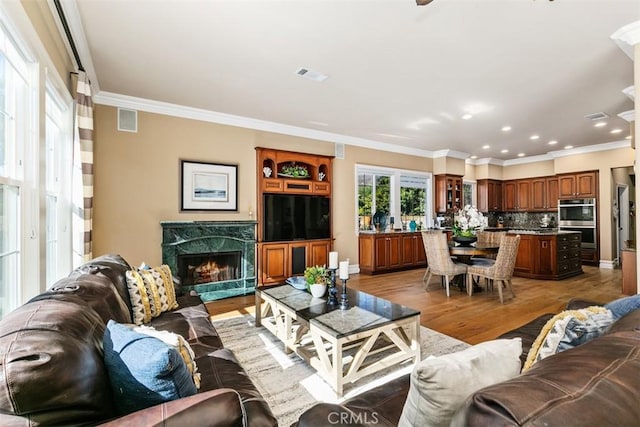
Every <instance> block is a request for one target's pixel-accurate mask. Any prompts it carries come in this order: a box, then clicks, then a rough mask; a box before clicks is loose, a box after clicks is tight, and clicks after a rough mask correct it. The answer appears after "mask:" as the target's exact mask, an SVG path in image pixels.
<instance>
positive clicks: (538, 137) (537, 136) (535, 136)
mask: <svg viewBox="0 0 640 427" xmlns="http://www.w3.org/2000/svg"><path fill="white" fill-rule="evenodd" d="M529 139H530V140H532V141H535V140H536V139H540V136H539V135H531V136H530V137H529Z"/></svg>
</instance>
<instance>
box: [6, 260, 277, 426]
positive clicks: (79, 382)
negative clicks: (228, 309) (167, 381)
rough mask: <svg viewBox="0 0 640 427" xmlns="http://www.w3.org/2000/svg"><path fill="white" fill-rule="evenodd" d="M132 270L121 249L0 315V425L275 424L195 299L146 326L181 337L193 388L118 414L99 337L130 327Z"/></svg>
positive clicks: (185, 297)
mask: <svg viewBox="0 0 640 427" xmlns="http://www.w3.org/2000/svg"><path fill="white" fill-rule="evenodd" d="M129 269H130V266H129V264H128V263H127V262H126V261H125V260H124V259H123V258H121V257H120V256H118V255H106V256H102V257H100V258H96V259H95V260H93V261H91V262H89V263H87V264H85V265H83V266H81V267H80V268H78V269H76V270H75V271H73V272H72V273H71V274H70V276H69V277H67V278H64V279H62V280H60V281H59V282H57V283H56V284H55V285H54V286H52V287H51V288H50V289H49V290H47V291H46V292H44V293H42V294H40V295H39V296H37V297H35V298H33V299H32V300H31V301H29V302H28V303H26V304H24V305H23V306H21V307H19V308H17V309H16V310H14V311H13V312H11V313H9V314H8V315H6V316H5V318H4V319H2V321H0V349H2V350H1V359H0V362H1V363H2V368H1V369H0V425H2V426H37V425H65V426H69V425H97V424H101V423H106V424H107V425H118V426H123V425H125V426H126V425H131V426H143V425H144V426H152V425H180V426H181V427H184V426H191V425H198V426H214V425H215V426H257V427H262V426H276V425H277V421H276V419H275V418H274V416H273V414H272V413H271V410H270V409H269V406H268V405H267V403H266V402H265V400H264V399H263V398H262V396H261V395H260V393H259V392H258V390H257V389H256V387H255V386H254V384H253V383H252V382H251V380H250V379H249V377H248V376H247V374H246V373H245V372H244V370H243V369H242V366H240V364H239V363H238V361H237V360H236V358H235V356H234V355H233V353H232V352H231V351H230V350H228V349H225V348H224V346H223V344H222V342H221V340H220V338H219V336H218V334H217V332H216V330H215V328H214V327H213V326H212V325H211V322H210V321H209V314H208V313H207V310H206V308H205V306H204V304H203V303H202V301H201V300H200V298H199V297H197V296H194V295H182V296H179V297H178V304H179V308H178V309H176V310H174V311H170V312H166V313H163V314H162V315H160V316H159V317H157V318H155V319H153V321H152V322H151V323H150V325H151V326H154V327H155V328H156V329H162V330H169V331H172V332H176V333H179V334H180V335H182V336H183V337H185V338H186V339H187V341H188V342H189V344H190V345H191V347H192V349H193V351H194V353H195V355H196V364H197V366H198V370H199V372H200V373H201V374H202V379H201V387H200V389H199V391H198V393H197V394H196V395H193V396H190V397H185V398H181V399H178V400H174V401H171V402H168V403H164V404H161V405H157V406H154V407H151V408H147V409H143V410H140V411H137V412H134V413H132V414H129V415H125V416H122V417H118V416H117V415H116V412H115V410H114V402H113V396H112V393H111V387H110V384H109V378H108V373H107V371H106V369H105V365H104V363H103V353H102V337H103V333H104V330H105V326H106V323H107V322H108V320H109V319H113V320H115V321H116V322H119V323H132V314H131V305H130V302H129V295H128V291H127V286H126V276H125V273H126V271H127V270H129Z"/></svg>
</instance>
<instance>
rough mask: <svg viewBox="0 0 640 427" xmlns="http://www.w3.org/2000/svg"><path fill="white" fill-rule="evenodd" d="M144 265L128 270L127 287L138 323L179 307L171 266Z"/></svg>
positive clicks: (135, 319)
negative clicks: (151, 266) (153, 266)
mask: <svg viewBox="0 0 640 427" xmlns="http://www.w3.org/2000/svg"><path fill="white" fill-rule="evenodd" d="M143 265H144V268H138V269H133V270H130V271H127V288H128V290H129V298H130V300H131V307H132V309H133V323H135V324H136V325H141V324H143V323H147V322H149V321H151V318H153V317H158V316H159V315H160V314H162V313H163V312H165V311H169V310H173V309H176V308H178V302H177V301H176V291H175V288H174V286H173V280H172V276H171V270H170V269H169V266H168V265H161V266H160V267H156V268H149V267H148V266H146V265H145V264H143Z"/></svg>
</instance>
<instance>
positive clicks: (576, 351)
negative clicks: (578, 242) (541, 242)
mask: <svg viewBox="0 0 640 427" xmlns="http://www.w3.org/2000/svg"><path fill="white" fill-rule="evenodd" d="M588 305H592V303H590V302H586V301H580V300H576V301H571V302H570V303H569V304H568V306H567V309H570V310H576V309H580V308H584V307H586V306H588ZM552 316H553V315H552V314H547V315H544V316H541V317H539V318H538V319H535V320H534V321H532V322H530V323H528V324H526V325H524V326H522V327H521V328H518V329H516V330H513V331H511V332H509V333H507V334H504V335H503V336H502V337H501V338H514V337H520V338H522V345H523V356H522V358H521V360H525V359H526V355H527V353H528V351H529V349H530V348H531V346H532V344H533V342H534V340H535V338H536V337H537V335H538V333H539V332H540V330H541V329H542V327H543V326H544V325H545V323H546V322H547V320H548V319H550V318H551V317H552ZM409 387H410V378H409V375H405V376H402V377H400V378H398V379H396V380H393V381H391V382H389V383H387V384H384V385H382V386H379V387H377V388H374V389H372V390H370V391H368V392H365V393H363V394H361V395H359V396H356V397H354V398H352V399H350V400H348V401H346V402H344V403H343V404H342V405H335V404H326V403H321V404H317V405H315V406H313V407H312V408H310V409H309V410H307V411H306V412H304V413H303V414H302V415H301V416H300V418H299V420H298V423H297V426H299V427H307V426H318V425H326V424H327V423H328V421H329V422H330V421H331V420H343V421H344V423H342V424H341V425H366V426H376V427H380V426H397V425H398V421H399V420H400V416H401V413H402V408H403V406H404V403H405V400H406V397H407V394H408V392H409ZM638 390H640V310H635V311H632V312H631V313H629V314H627V315H626V316H624V317H622V318H620V319H618V320H617V321H616V322H615V323H613V324H612V325H611V326H610V328H609V329H608V330H607V331H606V332H605V333H604V334H603V335H601V336H599V337H598V338H595V339H593V340H591V341H589V342H587V343H585V344H583V345H580V346H578V347H575V348H573V349H570V350H566V351H564V352H561V353H558V354H555V355H553V356H550V357H547V358H545V359H543V360H541V361H539V362H537V363H536V364H535V365H534V366H533V367H532V368H531V369H529V370H527V371H526V372H524V373H521V374H520V375H519V376H517V377H516V378H513V379H511V380H508V381H505V382H502V383H498V384H495V385H493V386H489V387H486V388H483V389H481V390H479V391H477V392H476V393H474V394H473V395H471V396H470V397H469V398H468V399H467V400H466V402H465V404H464V405H463V406H462V407H461V408H460V409H459V414H457V415H460V417H458V416H456V417H455V419H456V421H458V422H461V424H462V425H466V426H564V425H580V426H637V425H640V405H639V404H638Z"/></svg>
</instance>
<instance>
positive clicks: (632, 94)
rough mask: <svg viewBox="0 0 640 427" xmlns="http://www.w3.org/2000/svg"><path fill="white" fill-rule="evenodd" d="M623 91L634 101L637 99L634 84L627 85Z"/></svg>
mask: <svg viewBox="0 0 640 427" xmlns="http://www.w3.org/2000/svg"><path fill="white" fill-rule="evenodd" d="M622 93H624V94H625V95H627V96H628V97H629V98H630V99H631V100H632V101H635V99H636V87H635V86H634V85H631V86H629V87H625V88H624V89H622Z"/></svg>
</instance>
